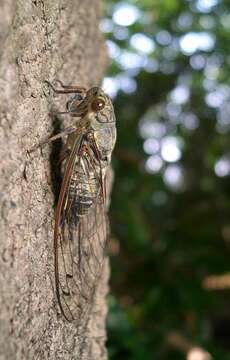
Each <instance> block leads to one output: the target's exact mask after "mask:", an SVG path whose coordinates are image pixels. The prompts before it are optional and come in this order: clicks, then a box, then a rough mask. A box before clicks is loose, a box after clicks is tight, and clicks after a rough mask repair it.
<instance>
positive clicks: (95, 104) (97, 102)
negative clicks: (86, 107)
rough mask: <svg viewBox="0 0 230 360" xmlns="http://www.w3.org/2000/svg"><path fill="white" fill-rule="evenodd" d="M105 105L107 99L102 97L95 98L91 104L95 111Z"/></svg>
mask: <svg viewBox="0 0 230 360" xmlns="http://www.w3.org/2000/svg"><path fill="white" fill-rule="evenodd" d="M104 106H105V100H104V99H102V98H97V99H95V100H94V101H93V102H92V104H91V107H92V110H93V111H100V110H102V109H103V108H104Z"/></svg>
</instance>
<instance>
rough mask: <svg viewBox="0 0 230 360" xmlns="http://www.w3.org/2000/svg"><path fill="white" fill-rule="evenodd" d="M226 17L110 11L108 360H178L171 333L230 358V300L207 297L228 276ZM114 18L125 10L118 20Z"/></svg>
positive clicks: (148, 6)
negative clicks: (210, 281) (213, 281)
mask: <svg viewBox="0 0 230 360" xmlns="http://www.w3.org/2000/svg"><path fill="white" fill-rule="evenodd" d="M227 5H228V2H227V1H224V0H222V1H221V0H219V1H218V0H212V1H211V0H210V1H207V0H197V1H189V0H183V1H177V0H165V1H157V0H155V1H152V0H142V1H134V0H133V1H131V0H130V1H124V2H117V1H112V0H110V1H108V2H107V4H106V18H105V19H104V20H103V22H102V29H103V31H104V32H105V34H106V36H107V39H108V45H109V49H110V53H111V56H112V60H113V61H112V63H111V66H110V69H109V72H108V76H107V78H106V79H105V89H106V90H107V91H111V93H113V96H114V105H115V111H116V115H117V121H118V141H117V145H116V149H115V156H114V162H113V166H114V169H115V174H116V177H115V184H114V191H113V196H112V203H111V212H110V214H111V222H112V233H113V238H114V240H113V241H114V242H115V243H116V244H119V248H120V251H119V252H118V253H117V252H116V251H114V255H113V256H112V257H111V263H112V279H111V283H112V294H113V295H112V296H111V298H110V313H109V316H108V331H109V340H108V347H109V353H110V359H111V360H113V359H114V360H115V359H124V360H131V359H132V360H139V359H145V360H148V359H153V358H154V359H159V360H160V359H162V360H165V359H166V360H167V359H169V360H173V359H176V360H180V359H185V356H186V355H185V354H186V351H187V350H188V349H185V348H183V346H182V347H180V345H178V344H177V343H175V344H174V345H172V343H171V342H170V340H169V339H170V334H171V333H172V332H176V333H177V334H179V335H180V336H181V337H182V338H184V339H186V341H189V342H190V343H191V344H194V345H196V346H201V347H203V348H205V349H206V351H208V352H210V353H211V354H212V356H213V358H214V359H221V360H222V359H223V360H225V359H228V358H229V357H230V348H229V338H230V310H229V303H230V289H225V290H211V289H209V290H208V289H207V288H206V287H205V286H204V284H205V281H206V280H207V277H208V276H210V275H222V274H225V273H228V272H229V268H230V265H229V264H230V247H229V243H230V223H229V213H230V198H229V196H230V191H229V174H230V156H229V140H230V139H229V129H230V106H229V100H230V85H229V83H228V79H229V76H228V74H229V55H228V52H229V36H230V17H229V15H228V13H227ZM122 6H123V11H124V6H126V9H127V6H132V8H129V9H128V10H129V13H127V14H128V15H127V14H126V16H125V17H122V16H123V15H122V12H121V9H122ZM119 11H120V13H119ZM118 14H119V17H118ZM123 14H124V12H123ZM136 35H137V36H136ZM115 248H116V249H117V248H118V246H116V247H115ZM229 278H230V277H229ZM218 284H220V283H218V281H217V287H218V286H220V285H218Z"/></svg>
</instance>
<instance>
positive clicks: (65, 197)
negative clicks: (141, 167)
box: [48, 81, 116, 321]
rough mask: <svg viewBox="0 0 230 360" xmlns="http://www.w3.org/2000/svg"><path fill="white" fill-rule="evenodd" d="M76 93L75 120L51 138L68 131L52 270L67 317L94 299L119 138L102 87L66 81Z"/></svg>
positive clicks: (70, 107)
mask: <svg viewBox="0 0 230 360" xmlns="http://www.w3.org/2000/svg"><path fill="white" fill-rule="evenodd" d="M59 83H60V84H61V87H62V88H61V89H56V88H54V87H53V85H51V84H50V83H49V85H50V86H51V87H52V89H53V91H54V92H55V93H57V94H71V93H72V94H73V95H72V97H71V98H70V99H69V100H68V102H67V103H66V111H64V112H61V113H62V114H63V113H66V114H69V115H70V116H71V117H72V119H73V120H74V121H73V123H72V126H71V127H69V128H67V129H65V130H64V131H63V132H62V133H60V134H58V135H55V136H54V137H52V138H50V139H49V140H48V141H53V140H55V139H57V138H59V137H62V136H64V135H67V141H66V144H65V146H64V149H63V151H62V154H61V158H62V163H63V168H64V170H63V180H62V184H61V189H60V194H59V198H58V202H57V206H56V211H55V224H54V239H53V241H54V273H55V288H56V297H57V302H58V304H59V308H60V310H61V313H62V314H63V316H64V317H65V319H66V320H68V321H73V320H75V319H76V320H79V319H80V318H81V316H82V314H84V313H85V312H86V309H89V304H90V303H91V302H92V301H93V297H94V293H95V291H96V287H97V283H98V282H99V280H100V279H99V278H100V274H101V271H102V267H103V259H104V251H105V244H106V240H107V236H108V231H107V220H106V205H107V194H106V174H107V171H108V169H109V165H110V162H111V154H112V151H113V148H114V145H115V141H116V119H115V114H114V109H113V104H112V101H111V99H110V97H109V96H108V95H106V94H105V92H104V91H103V90H102V89H101V88H100V87H92V88H90V89H89V90H86V89H85V88H83V87H78V86H65V85H63V84H62V83H61V82H60V81H59Z"/></svg>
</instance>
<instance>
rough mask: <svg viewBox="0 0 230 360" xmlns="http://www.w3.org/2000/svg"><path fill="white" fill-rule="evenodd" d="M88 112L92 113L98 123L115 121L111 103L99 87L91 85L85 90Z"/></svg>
mask: <svg viewBox="0 0 230 360" xmlns="http://www.w3.org/2000/svg"><path fill="white" fill-rule="evenodd" d="M87 97H88V104H89V108H88V109H89V112H92V113H93V114H94V117H95V119H96V121H97V122H98V123H102V124H105V123H111V122H115V116H114V110H113V104H112V101H111V99H110V97H109V96H108V95H106V94H105V92H104V91H103V90H102V89H101V88H99V87H93V88H91V89H89V90H88V92H87Z"/></svg>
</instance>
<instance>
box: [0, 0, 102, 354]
mask: <svg viewBox="0 0 230 360" xmlns="http://www.w3.org/2000/svg"><path fill="white" fill-rule="evenodd" d="M0 13H1V17H0V45H1V46H0V55H1V58H0V91H1V96H0V120H1V126H0V138H1V143H0V164H1V165H0V188H1V193H0V196H1V197H0V206H1V207H0V210H1V223H0V225H1V227H0V288H1V290H0V331H1V334H0V359H20V360H21V359H87V360H91V359H93V360H97V359H100V360H102V359H106V358H107V356H106V351H105V347H104V341H105V316H106V303H105V295H106V292H107V277H108V266H106V267H105V271H104V274H103V276H102V278H101V283H100V286H99V288H98V291H97V294H96V301H95V304H94V308H93V315H92V319H91V321H90V323H89V329H88V333H87V334H86V333H85V332H84V331H83V330H82V331H83V333H82V334H79V333H78V334H77V332H76V327H75V325H74V324H71V323H67V322H66V321H65V320H64V319H63V317H61V316H58V315H57V305H56V301H55V294H54V289H53V244H52V232H53V218H54V202H55V200H54V199H55V189H56V188H55V176H53V168H54V167H55V166H56V164H53V162H51V160H53V159H52V156H50V151H51V150H50V146H47V147H45V148H43V149H42V150H37V151H35V152H34V153H32V154H31V155H28V153H27V149H30V148H31V147H32V146H33V145H34V144H36V143H38V142H39V140H41V139H44V138H45V137H47V135H50V134H51V133H52V132H53V131H54V128H53V127H54V125H55V124H52V119H51V117H49V116H48V113H49V112H50V110H51V108H52V107H53V106H56V107H57V108H58V109H59V110H62V109H63V108H64V103H65V97H64V96H63V98H64V99H63V100H62V97H59V98H58V102H55V98H54V97H53V93H52V92H51V91H50V89H49V88H48V86H47V84H46V83H45V82H44V80H49V81H51V82H52V81H53V80H54V79H57V78H58V79H61V80H62V81H63V82H65V83H67V84H68V83H71V84H74V83H75V84H79V85H81V86H86V87H88V86H92V85H98V84H100V81H101V79H102V76H103V72H104V70H105V66H106V63H107V58H106V52H105V46H104V41H103V39H102V38H101V35H100V32H99V29H98V22H99V18H100V16H101V4H100V0H94V1H92V0H84V1H82V0H63V1H61V0H30V1H24V0H16V1H14V0H8V1H4V0H0ZM55 104H56V105H55ZM65 121H67V122H68V120H65ZM65 125H66V124H65ZM55 126H56V127H57V125H55ZM54 160H55V159H54Z"/></svg>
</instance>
